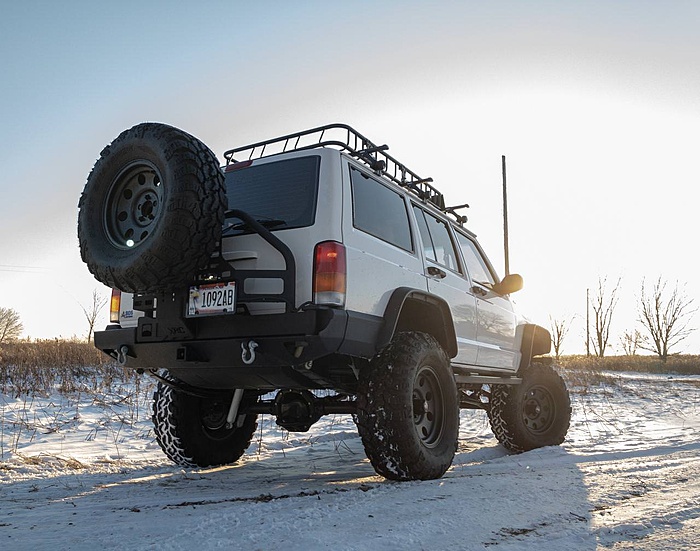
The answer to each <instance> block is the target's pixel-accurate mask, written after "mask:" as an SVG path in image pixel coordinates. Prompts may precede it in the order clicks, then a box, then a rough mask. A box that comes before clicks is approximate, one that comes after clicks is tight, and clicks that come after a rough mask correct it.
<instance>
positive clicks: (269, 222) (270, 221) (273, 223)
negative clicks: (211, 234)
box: [222, 218, 287, 236]
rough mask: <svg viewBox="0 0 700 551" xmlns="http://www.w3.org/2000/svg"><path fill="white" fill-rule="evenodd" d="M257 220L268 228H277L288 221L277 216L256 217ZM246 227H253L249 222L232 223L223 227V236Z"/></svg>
mask: <svg viewBox="0 0 700 551" xmlns="http://www.w3.org/2000/svg"><path fill="white" fill-rule="evenodd" d="M255 221H256V222H258V223H260V224H261V225H263V226H265V227H266V228H276V227H277V226H282V225H284V224H286V223H287V221H286V220H280V219H277V218H256V219H255ZM246 229H251V228H250V225H249V224H248V223H247V222H238V223H236V224H231V225H230V226H227V227H225V228H224V229H223V231H222V236H225V235H226V234H227V233H229V232H233V231H236V230H246Z"/></svg>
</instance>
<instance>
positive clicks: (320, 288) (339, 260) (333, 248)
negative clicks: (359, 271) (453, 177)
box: [314, 241, 346, 306]
mask: <svg viewBox="0 0 700 551" xmlns="http://www.w3.org/2000/svg"><path fill="white" fill-rule="evenodd" d="M345 274H346V264H345V247H344V246H343V244H342V243H338V242H336V241H324V242H323V243H319V244H318V245H316V248H315V249H314V302H315V303H316V304H326V305H329V306H345Z"/></svg>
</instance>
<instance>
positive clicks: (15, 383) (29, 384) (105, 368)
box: [0, 339, 135, 396]
mask: <svg viewBox="0 0 700 551" xmlns="http://www.w3.org/2000/svg"><path fill="white" fill-rule="evenodd" d="M134 377H135V374H134V373H133V371H126V370H124V369H123V368H121V367H119V366H118V365H117V363H116V362H114V361H113V360H111V359H110V358H109V357H107V356H106V355H105V354H103V353H102V352H100V351H99V350H97V349H96V348H95V347H94V346H93V345H92V344H88V343H86V342H81V341H78V340H59V339H53V340H36V341H17V342H12V343H6V344H3V345H2V347H0V390H2V392H3V393H6V394H15V395H17V396H19V395H23V394H37V393H39V394H44V395H46V394H48V393H50V392H51V391H52V390H53V389H58V390H59V391H63V392H72V391H74V390H85V389H90V390H98V389H104V388H109V387H110V386H111V384H112V382H126V381H128V380H131V379H133V378H134Z"/></svg>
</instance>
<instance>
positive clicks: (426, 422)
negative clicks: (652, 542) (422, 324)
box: [357, 332, 459, 480]
mask: <svg viewBox="0 0 700 551" xmlns="http://www.w3.org/2000/svg"><path fill="white" fill-rule="evenodd" d="M357 427H358V432H359V433H360V437H361V438H362V443H363V445H364V447H365V452H366V453H367V457H368V458H369V460H370V462H371V463H372V466H373V467H374V469H375V471H377V473H378V474H380V475H382V476H383V477H385V478H389V479H391V480H429V479H434V478H440V477H441V476H442V475H443V474H444V473H445V471H447V469H448V468H449V467H450V465H451V464H452V459H453V457H454V454H455V451H456V449H457V436H458V433H459V398H458V394H457V387H456V385H455V382H454V376H453V374H452V370H451V368H450V361H449V358H448V357H447V354H446V353H445V351H444V350H443V349H442V347H441V346H440V344H439V343H438V342H437V340H436V339H435V338H434V337H432V336H431V335H428V334H426V333H417V332H406V333H398V334H397V335H396V336H395V337H394V339H393V340H392V341H391V343H390V344H389V345H388V346H387V347H386V348H385V349H384V350H383V351H382V352H381V353H380V354H379V355H378V356H377V357H376V358H374V360H372V362H370V365H369V366H367V368H366V369H365V370H363V371H362V372H361V373H360V380H359V384H358V395H357Z"/></svg>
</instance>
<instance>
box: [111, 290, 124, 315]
mask: <svg viewBox="0 0 700 551" xmlns="http://www.w3.org/2000/svg"><path fill="white" fill-rule="evenodd" d="M121 306H122V292H121V291H120V290H119V289H112V299H111V300H110V301H109V321H110V323H119V310H120V309H121Z"/></svg>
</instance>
